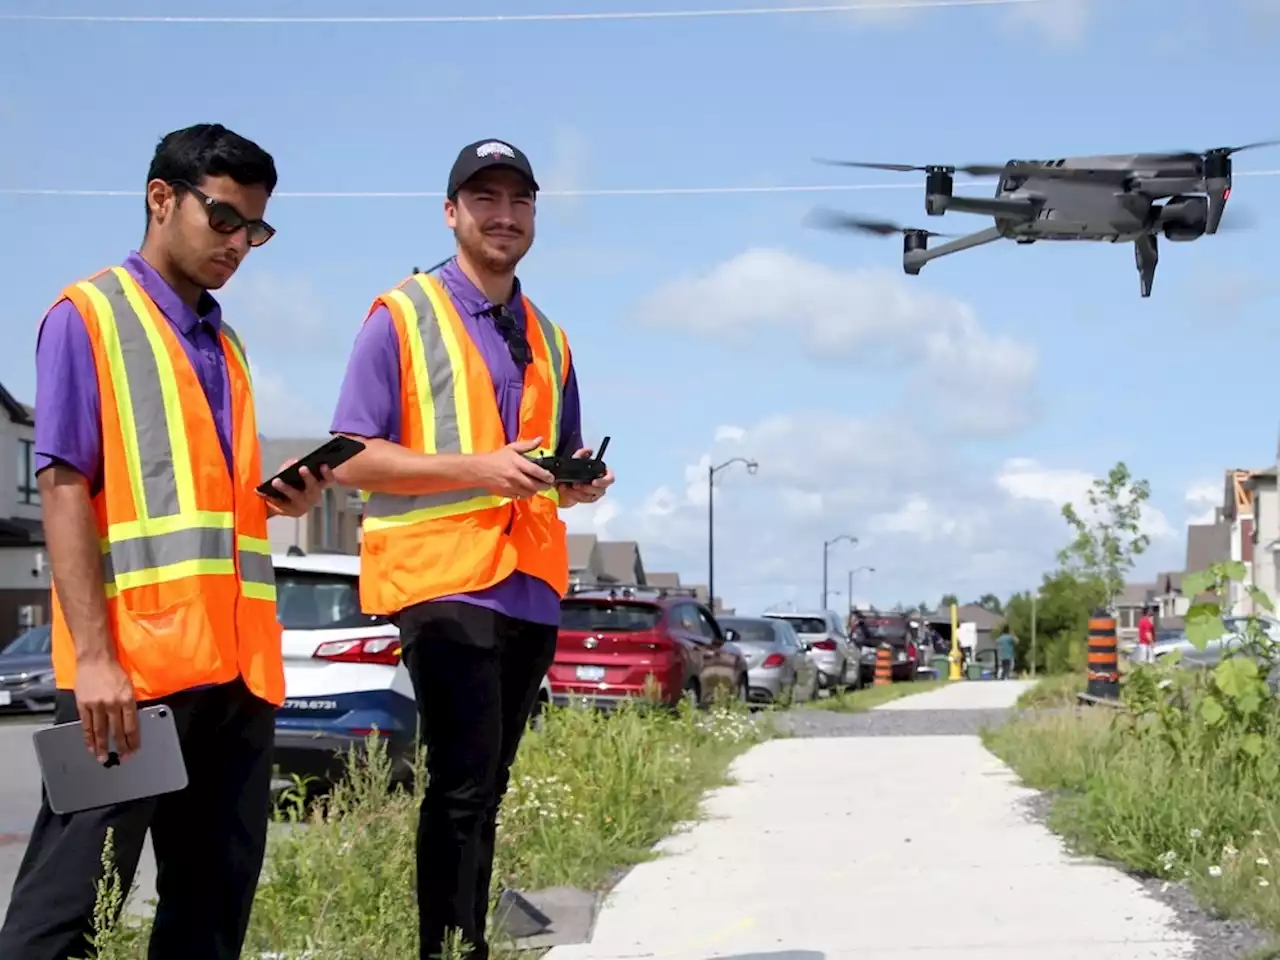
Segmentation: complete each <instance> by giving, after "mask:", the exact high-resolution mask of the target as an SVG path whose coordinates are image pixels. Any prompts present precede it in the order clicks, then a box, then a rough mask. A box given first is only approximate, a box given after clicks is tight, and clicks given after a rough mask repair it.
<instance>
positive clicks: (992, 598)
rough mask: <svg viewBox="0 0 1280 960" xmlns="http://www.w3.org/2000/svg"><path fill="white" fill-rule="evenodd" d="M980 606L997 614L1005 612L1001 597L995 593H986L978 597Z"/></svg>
mask: <svg viewBox="0 0 1280 960" xmlns="http://www.w3.org/2000/svg"><path fill="white" fill-rule="evenodd" d="M978 606H980V607H982V609H983V610H989V611H991V612H992V613H995V614H1001V613H1004V604H1002V603H1001V602H1000V598H999V597H997V596H996V595H995V594H994V593H984V594H983V595H982V596H981V597H979V598H978Z"/></svg>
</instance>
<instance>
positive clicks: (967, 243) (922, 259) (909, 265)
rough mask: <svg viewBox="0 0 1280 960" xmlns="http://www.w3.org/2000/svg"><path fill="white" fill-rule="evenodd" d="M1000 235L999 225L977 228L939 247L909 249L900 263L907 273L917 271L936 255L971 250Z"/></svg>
mask: <svg viewBox="0 0 1280 960" xmlns="http://www.w3.org/2000/svg"><path fill="white" fill-rule="evenodd" d="M1000 237H1001V233H1000V228H999V227H987V229H985V230H979V231H978V232H977V233H971V234H969V235H968V236H964V237H959V238H957V239H955V240H950V241H948V242H947V243H944V244H943V245H942V246H940V247H934V248H933V249H932V250H909V251H905V252H904V253H903V255H902V264H903V266H904V267H905V268H906V271H907V272H908V273H911V272H913V271H914V272H917V273H918V272H919V271H920V268H921V267H923V266H924V265H925V264H926V263H928V262H929V261H930V260H936V259H938V257H945V256H946V255H947V254H949V253H959V252H960V251H961V250H971V249H973V248H974V247H981V246H983V245H984V244H987V243H994V242H995V241H996V240H999V239H1000Z"/></svg>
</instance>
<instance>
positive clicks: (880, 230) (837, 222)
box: [808, 210, 955, 238]
mask: <svg viewBox="0 0 1280 960" xmlns="http://www.w3.org/2000/svg"><path fill="white" fill-rule="evenodd" d="M808 223H809V225H810V226H814V227H820V228H822V229H825V230H848V231H853V232H856V233H869V234H872V235H873V236H877V237H889V236H892V235H893V234H895V233H901V234H903V235H904V236H906V235H915V236H919V237H943V238H949V237H954V236H955V234H953V233H935V232H934V231H932V230H922V229H919V228H917V227H904V226H902V225H900V224H897V223H894V222H892V221H891V220H869V219H867V218H865V217H857V216H854V215H852V214H848V213H840V212H839V211H836V210H815V211H813V213H811V214H809V217H808Z"/></svg>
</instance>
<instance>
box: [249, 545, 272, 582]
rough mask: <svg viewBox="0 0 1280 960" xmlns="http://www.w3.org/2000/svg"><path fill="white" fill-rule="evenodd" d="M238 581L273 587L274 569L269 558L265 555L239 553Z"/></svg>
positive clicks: (250, 552)
mask: <svg viewBox="0 0 1280 960" xmlns="http://www.w3.org/2000/svg"><path fill="white" fill-rule="evenodd" d="M240 579H241V580H243V581H244V582H245V583H265V584H268V585H272V586H274V585H275V582H276V575H275V568H274V567H272V566H271V558H270V557H268V556H267V555H266V554H262V553H253V552H252V551H249V550H241V551H240Z"/></svg>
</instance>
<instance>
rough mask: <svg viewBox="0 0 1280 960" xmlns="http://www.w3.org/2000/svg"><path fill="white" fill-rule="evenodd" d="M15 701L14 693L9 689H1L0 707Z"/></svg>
mask: <svg viewBox="0 0 1280 960" xmlns="http://www.w3.org/2000/svg"><path fill="white" fill-rule="evenodd" d="M11 703H13V695H12V694H10V693H9V691H8V690H0V707H7V706H8V705H9V704H11Z"/></svg>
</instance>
